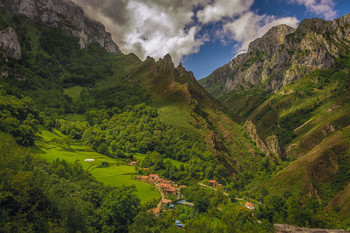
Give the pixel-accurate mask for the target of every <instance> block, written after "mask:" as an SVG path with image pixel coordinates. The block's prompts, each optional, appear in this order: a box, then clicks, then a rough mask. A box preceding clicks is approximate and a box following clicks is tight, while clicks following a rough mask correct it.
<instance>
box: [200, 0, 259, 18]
mask: <svg viewBox="0 0 350 233" xmlns="http://www.w3.org/2000/svg"><path fill="white" fill-rule="evenodd" d="M253 3H254V0H216V1H215V2H214V3H212V4H207V5H206V6H205V7H204V8H203V10H201V11H199V12H197V17H198V19H199V21H200V22H202V23H210V22H215V21H219V20H221V19H222V18H223V17H235V16H239V15H241V14H242V12H246V11H248V10H249V8H250V7H251V6H252V4H253Z"/></svg>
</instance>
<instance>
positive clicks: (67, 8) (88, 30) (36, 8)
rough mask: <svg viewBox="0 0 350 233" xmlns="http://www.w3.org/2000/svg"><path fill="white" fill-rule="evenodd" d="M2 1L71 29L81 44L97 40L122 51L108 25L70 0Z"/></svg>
mask: <svg viewBox="0 0 350 233" xmlns="http://www.w3.org/2000/svg"><path fill="white" fill-rule="evenodd" d="M0 5H2V6H3V7H6V8H8V9H11V11H12V12H14V13H16V14H22V15H25V16H27V17H28V18H29V19H31V20H36V21H38V22H41V23H43V24H45V25H47V26H50V27H54V28H61V29H65V30H67V31H69V32H70V33H72V34H73V35H74V36H76V37H78V38H79V44H80V47H81V48H85V47H86V46H87V44H89V43H92V42H96V43H98V44H99V45H100V46H101V47H103V48H105V49H106V50H107V51H109V52H112V53H115V54H121V51H120V49H119V47H118V45H117V44H116V43H115V42H114V41H113V40H112V36H111V34H110V33H109V32H106V29H105V27H104V25H103V24H101V23H100V22H97V21H94V20H91V19H89V18H88V17H87V16H85V13H84V11H83V9H82V8H81V7H80V6H78V5H76V4H75V3H73V2H72V1H70V0H15V1H8V0H1V1H0Z"/></svg>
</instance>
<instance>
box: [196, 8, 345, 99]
mask: <svg viewBox="0 0 350 233" xmlns="http://www.w3.org/2000/svg"><path fill="white" fill-rule="evenodd" d="M349 37H350V14H348V15H345V16H343V17H341V18H339V19H335V20H334V21H324V20H322V19H308V20H304V21H303V22H302V23H300V25H299V26H298V28H297V29H293V28H291V27H289V26H286V25H280V26H277V27H274V28H272V29H270V30H269V31H268V32H267V34H265V35H264V36H263V37H262V38H259V39H256V40H255V41H253V42H251V44H250V45H249V49H248V52H247V53H245V54H240V55H238V56H237V57H235V58H234V59H232V60H231V62H230V63H229V64H227V65H225V66H223V67H221V68H219V69H217V70H215V71H214V72H213V73H212V74H211V75H210V76H209V77H207V78H205V79H203V80H201V81H200V83H201V84H202V85H203V86H204V87H205V88H206V89H207V90H209V91H210V92H211V93H212V94H214V95H216V96H217V95H220V94H223V93H228V92H230V91H233V90H241V89H250V88H253V87H256V86H257V85H261V86H262V88H264V89H265V90H272V91H273V92H277V91H279V90H280V89H281V88H282V87H283V86H285V85H287V84H289V83H291V82H293V81H295V80H297V79H299V78H301V77H303V76H304V75H305V74H306V73H308V72H310V71H312V70H315V69H328V68H331V67H332V66H334V64H335V63H336V59H337V58H339V57H340V56H341V55H342V54H346V52H347V50H348V49H349V47H350V40H349V39H350V38H349Z"/></svg>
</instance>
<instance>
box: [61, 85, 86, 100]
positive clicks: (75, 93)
mask: <svg viewBox="0 0 350 233" xmlns="http://www.w3.org/2000/svg"><path fill="white" fill-rule="evenodd" d="M82 90H83V87H82V86H74V87H70V88H65V89H64V94H66V95H68V96H69V97H71V98H72V99H73V101H76V100H78V99H80V93H81V91H82Z"/></svg>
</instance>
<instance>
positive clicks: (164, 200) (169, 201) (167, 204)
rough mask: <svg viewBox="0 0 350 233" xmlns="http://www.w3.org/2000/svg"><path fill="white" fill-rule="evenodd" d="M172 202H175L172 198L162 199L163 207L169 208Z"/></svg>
mask: <svg viewBox="0 0 350 233" xmlns="http://www.w3.org/2000/svg"><path fill="white" fill-rule="evenodd" d="M171 203H173V201H172V200H170V199H163V200H162V208H167V207H169V205H170V204H171Z"/></svg>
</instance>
